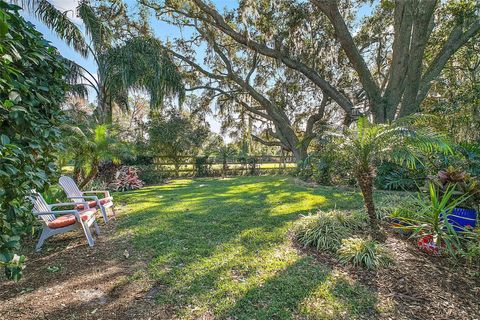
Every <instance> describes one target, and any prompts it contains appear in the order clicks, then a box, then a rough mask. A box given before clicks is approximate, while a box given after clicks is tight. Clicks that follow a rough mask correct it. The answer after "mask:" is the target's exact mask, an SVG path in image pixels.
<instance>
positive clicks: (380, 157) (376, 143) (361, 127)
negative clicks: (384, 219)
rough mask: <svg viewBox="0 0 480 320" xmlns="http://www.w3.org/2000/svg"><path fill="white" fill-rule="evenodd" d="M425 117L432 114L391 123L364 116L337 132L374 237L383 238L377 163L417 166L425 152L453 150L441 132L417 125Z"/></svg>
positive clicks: (449, 151)
mask: <svg viewBox="0 0 480 320" xmlns="http://www.w3.org/2000/svg"><path fill="white" fill-rule="evenodd" d="M426 117H430V116H425V115H415V116H412V117H406V118H402V119H400V120H397V121H395V122H392V123H390V124H373V123H371V122H370V121H369V120H368V119H367V118H366V117H361V118H359V119H358V121H357V122H356V123H355V125H354V126H353V127H352V128H349V129H347V130H346V131H345V132H343V134H341V135H337V139H338V140H340V141H339V147H340V152H343V153H345V155H344V156H345V157H348V159H349V162H350V169H351V171H352V173H353V174H354V176H355V178H356V180H357V183H358V185H359V187H360V190H361V192H362V195H363V199H364V203H365V208H366V210H367V213H368V216H369V219H370V233H371V236H372V238H374V239H377V240H383V239H384V235H383V234H382V232H381V231H380V228H379V225H378V221H377V216H376V214H375V204H374V201H373V182H374V179H375V175H376V164H378V163H381V162H383V161H389V162H396V163H399V164H405V165H407V166H408V167H411V168H414V167H416V165H417V163H419V162H420V159H419V158H420V155H422V154H425V153H430V152H434V151H435V152H445V153H451V149H450V147H449V145H448V144H447V143H446V141H445V140H444V139H443V138H442V137H441V136H440V135H438V134H436V133H435V132H432V131H429V130H428V129H426V128H420V127H419V126H418V124H420V123H421V122H422V119H423V118H426Z"/></svg>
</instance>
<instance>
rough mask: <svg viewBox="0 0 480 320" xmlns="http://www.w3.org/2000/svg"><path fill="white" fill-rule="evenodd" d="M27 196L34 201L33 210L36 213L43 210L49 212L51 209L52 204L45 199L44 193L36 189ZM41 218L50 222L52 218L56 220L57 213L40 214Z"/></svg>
mask: <svg viewBox="0 0 480 320" xmlns="http://www.w3.org/2000/svg"><path fill="white" fill-rule="evenodd" d="M27 198H28V199H29V200H30V201H31V202H32V204H33V212H35V213H41V212H49V211H51V209H50V206H49V205H48V204H47V202H46V201H45V199H43V197H42V195H41V194H40V193H38V192H36V191H35V190H32V192H31V193H30V195H29V196H27ZM38 217H39V218H40V219H43V221H45V223H48V222H50V221H52V220H55V215H54V214H44V215H41V216H38Z"/></svg>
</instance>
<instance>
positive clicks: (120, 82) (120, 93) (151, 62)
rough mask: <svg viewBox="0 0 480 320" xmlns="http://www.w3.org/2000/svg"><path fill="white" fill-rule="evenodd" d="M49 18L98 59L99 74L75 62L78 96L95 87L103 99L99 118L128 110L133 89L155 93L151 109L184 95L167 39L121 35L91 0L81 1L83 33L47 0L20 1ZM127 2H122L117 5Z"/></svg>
mask: <svg viewBox="0 0 480 320" xmlns="http://www.w3.org/2000/svg"><path fill="white" fill-rule="evenodd" d="M15 2H17V3H19V4H20V5H22V7H23V8H24V9H26V10H28V11H30V12H31V13H33V14H34V15H35V16H36V17H37V18H38V19H39V20H41V21H42V22H44V23H45V24H46V25H47V26H48V27H49V28H50V29H51V30H52V31H53V32H54V33H55V34H56V35H57V36H58V37H59V38H60V39H63V40H64V41H65V43H66V44H67V45H69V46H70V47H72V48H73V49H74V50H75V51H77V52H78V53H80V54H81V55H82V56H83V57H93V59H94V61H95V62H96V64H97V67H98V74H97V76H94V75H93V74H91V73H90V72H89V71H88V70H87V69H85V68H84V67H82V66H80V65H79V64H77V63H75V62H73V61H69V66H70V77H69V79H67V80H68V81H69V82H70V83H71V84H72V91H73V93H74V94H79V95H86V94H87V93H88V90H87V87H90V88H92V89H93V90H94V91H95V93H96V95H97V100H98V110H97V113H98V115H99V120H100V122H101V123H106V122H111V120H112V108H113V106H114V104H115V105H117V106H118V107H119V108H120V109H121V110H126V109H128V105H127V97H128V92H129V90H130V89H141V90H145V91H147V92H148V94H149V95H150V98H151V99H150V104H151V107H157V106H159V104H161V102H162V101H163V98H164V97H165V96H168V95H174V94H178V95H179V98H180V100H182V99H183V96H184V88H183V85H182V81H181V76H180V74H179V72H178V70H177V68H176V66H175V64H174V63H173V62H172V60H171V58H170V56H169V55H168V54H167V53H166V51H165V50H164V49H163V46H162V44H161V42H160V41H159V40H157V39H155V38H153V37H152V36H151V35H150V34H149V33H148V32H146V33H144V34H139V35H138V37H135V38H130V39H127V40H125V41H123V40H120V41H119V39H118V38H116V37H115V34H114V32H113V30H111V28H110V27H109V26H108V25H107V24H106V23H105V22H104V21H102V19H101V18H100V17H99V14H98V13H97V12H96V11H95V8H94V7H92V6H91V5H90V4H89V2H88V1H86V0H81V1H79V3H78V6H77V8H76V15H77V16H78V17H79V18H80V19H81V20H82V22H83V24H84V26H85V33H83V32H82V31H81V30H80V29H79V28H78V27H77V25H76V24H75V23H74V22H73V21H72V20H70V19H69V17H68V14H67V12H62V11H60V10H59V9H57V8H56V7H55V6H54V5H53V4H51V3H50V2H49V1H47V0H18V1H15ZM116 5H122V4H116Z"/></svg>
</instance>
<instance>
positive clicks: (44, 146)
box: [0, 1, 69, 280]
mask: <svg viewBox="0 0 480 320" xmlns="http://www.w3.org/2000/svg"><path fill="white" fill-rule="evenodd" d="M19 10H20V8H19V7H17V6H15V5H11V4H7V3H5V2H4V1H0V266H5V271H6V274H7V276H8V277H10V278H12V279H16V280H18V279H19V278H20V277H21V273H22V263H23V261H24V257H21V256H18V255H17V253H18V251H19V250H20V244H21V236H23V235H25V234H28V233H31V232H32V230H33V229H32V222H33V215H32V214H31V206H30V205H29V204H28V203H27V202H26V201H25V196H26V195H27V194H28V193H29V192H30V190H31V189H37V190H38V191H44V190H45V189H47V188H48V186H49V184H50V183H52V182H53V181H54V180H56V178H57V176H58V171H57V165H56V160H57V152H58V151H60V150H61V149H62V144H61V130H60V128H59V127H60V125H61V122H62V121H63V119H64V118H63V115H62V112H61V110H60V104H61V103H62V102H63V101H64V99H65V93H66V91H67V90H68V89H69V87H68V84H67V79H66V77H67V75H68V68H67V64H66V63H65V60H64V59H63V58H62V57H61V56H60V55H59V54H58V52H57V51H56V50H55V48H53V47H51V46H50V45H49V43H48V42H47V41H45V39H43V37H42V35H41V34H40V33H39V32H38V31H36V30H35V29H34V27H33V26H32V25H31V24H30V23H27V22H26V21H25V20H24V19H23V18H22V17H21V16H20V14H19V12H18V11H19Z"/></svg>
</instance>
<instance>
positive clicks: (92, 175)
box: [78, 161, 99, 189]
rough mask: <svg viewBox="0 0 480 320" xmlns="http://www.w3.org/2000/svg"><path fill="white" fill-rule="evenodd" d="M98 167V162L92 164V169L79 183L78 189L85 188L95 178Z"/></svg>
mask: <svg viewBox="0 0 480 320" xmlns="http://www.w3.org/2000/svg"><path fill="white" fill-rule="evenodd" d="M98 165H99V162H98V161H94V162H93V163H92V169H91V170H90V173H89V174H88V175H87V176H86V177H85V179H83V181H82V182H81V183H80V185H79V186H78V188H80V189H82V188H83V187H85V186H86V185H87V184H88V183H89V182H90V181H92V180H93V179H95V177H96V176H97V174H98Z"/></svg>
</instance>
